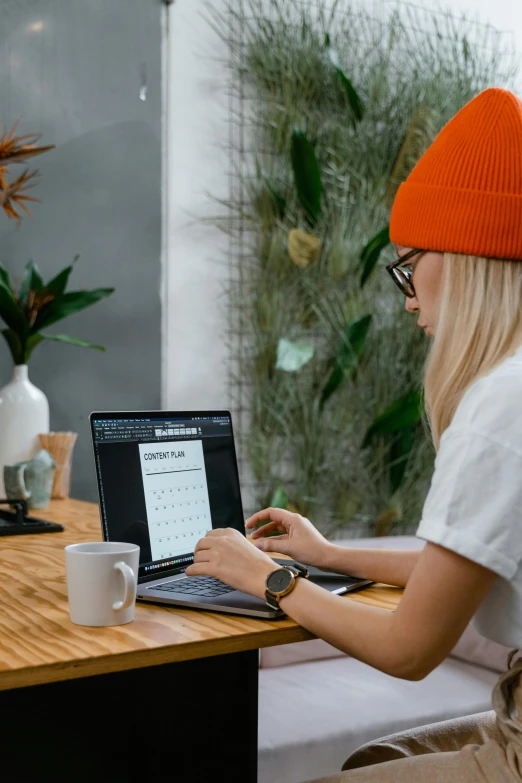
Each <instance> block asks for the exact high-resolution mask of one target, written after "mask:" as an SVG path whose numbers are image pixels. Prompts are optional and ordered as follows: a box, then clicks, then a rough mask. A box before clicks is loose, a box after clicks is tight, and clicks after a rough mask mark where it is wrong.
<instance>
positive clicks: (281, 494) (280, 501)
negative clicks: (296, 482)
mask: <svg viewBox="0 0 522 783" xmlns="http://www.w3.org/2000/svg"><path fill="white" fill-rule="evenodd" d="M270 506H271V508H286V507H287V506H288V495H287V494H286V492H285V489H284V487H282V486H281V485H279V486H278V487H277V488H276V490H275V492H274V494H273V495H272V497H271V498H270Z"/></svg>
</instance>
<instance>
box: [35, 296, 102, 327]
mask: <svg viewBox="0 0 522 783" xmlns="http://www.w3.org/2000/svg"><path fill="white" fill-rule="evenodd" d="M113 292H114V288H97V289H95V290H93V291H70V292H69V293H68V294H63V296H60V297H58V298H57V299H54V300H53V301H52V302H50V303H49V304H48V305H47V306H46V307H44V308H43V309H42V310H41V312H40V313H39V314H38V318H37V319H36V323H35V325H34V329H33V331H35V332H36V331H40V329H42V328H45V327H47V326H50V325H51V324H54V323H56V321H61V320H62V318H67V316H68V315H73V313H78V312H79V311H80V310H84V309H85V308H86V307H90V306H91V305H93V304H96V302H99V301H100V299H103V298H104V297H106V296H110V295H111V294H112V293H113Z"/></svg>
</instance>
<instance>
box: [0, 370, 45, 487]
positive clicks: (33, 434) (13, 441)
mask: <svg viewBox="0 0 522 783" xmlns="http://www.w3.org/2000/svg"><path fill="white" fill-rule="evenodd" d="M40 432H49V403H48V402H47V397H46V396H45V394H44V393H43V392H42V391H40V389H37V388H36V386H34V384H32V383H31V381H30V380H29V378H28V373H27V365H26V364H19V365H17V366H16V367H15V368H14V372H13V379H12V380H11V381H10V382H9V383H8V384H7V386H4V388H3V389H0V497H2V498H4V497H5V487H4V465H12V464H13V463H14V462H21V461H23V460H26V459H31V458H32V457H34V455H35V454H36V452H37V451H39V450H40V448H41V446H40V441H39V439H38V435H39V433H40Z"/></svg>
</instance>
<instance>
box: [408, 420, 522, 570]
mask: <svg viewBox="0 0 522 783" xmlns="http://www.w3.org/2000/svg"><path fill="white" fill-rule="evenodd" d="M417 536H418V537H419V538H423V539H425V540H426V541H432V542H433V543H435V544H440V545H441V546H444V547H446V548H447V549H451V550H452V551H454V552H456V553H457V554H459V555H462V556H463V557H467V558H468V559H469V560H473V561H474V562H476V563H479V564H480V565H483V566H485V567H486V568H489V569H491V570H492V571H494V572H495V573H496V574H498V575H499V576H502V577H504V578H505V579H511V578H512V577H513V576H514V575H515V573H516V571H517V568H518V564H519V563H520V561H521V560H522V456H521V455H520V454H518V453H516V452H515V451H513V450H511V449H509V448H507V447H506V446H503V445H502V444H500V443H497V442H496V441H494V440H492V439H490V438H488V437H486V436H484V435H478V434H476V433H473V432H466V431H458V430H457V431H451V428H450V429H449V430H447V431H446V433H445V434H444V436H443V438H442V439H441V444H440V448H439V451H438V454H437V458H436V460H435V472H434V474H433V478H432V482H431V486H430V490H429V492H428V496H427V498H426V502H425V504H424V508H423V511H422V520H421V523H420V525H419V527H418V530H417Z"/></svg>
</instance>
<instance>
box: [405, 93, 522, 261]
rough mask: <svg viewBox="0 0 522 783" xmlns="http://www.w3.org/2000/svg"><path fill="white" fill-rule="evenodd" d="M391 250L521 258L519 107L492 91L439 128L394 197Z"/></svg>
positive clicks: (521, 122) (505, 95) (521, 130)
mask: <svg viewBox="0 0 522 783" xmlns="http://www.w3.org/2000/svg"><path fill="white" fill-rule="evenodd" d="M390 239H391V241H392V242H393V243H394V244H396V245H401V246H403V247H413V248H419V249H423V250H438V251H447V252H452V253H462V254H466V255H467V254H469V255H476V256H486V257H489V258H516V259H522V101H521V100H520V98H518V97H517V96H516V95H514V94H513V93H512V92H509V90H503V89H500V88H498V87H491V88H489V89H487V90H483V91H482V92H481V93H479V94H478V95H476V96H475V98H473V99H472V100H471V101H469V103H467V104H466V105H465V106H464V107H463V108H462V109H461V110H460V111H459V112H457V114H456V115H455V116H454V117H453V118H452V119H451V120H450V121H449V122H448V123H447V124H446V125H445V126H444V127H443V128H442V130H441V131H440V133H439V134H438V135H437V136H436V138H435V140H434V141H433V143H432V144H431V145H430V146H429V147H428V149H427V150H426V152H425V153H424V155H423V156H422V157H421V158H420V159H419V161H418V162H417V164H416V165H415V167H414V169H413V170H412V171H411V173H410V175H409V176H408V177H407V179H406V180H405V181H404V182H403V183H402V185H401V186H400V187H399V189H398V191H397V195H396V197H395V200H394V202H393V207H392V211H391V218H390Z"/></svg>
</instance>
